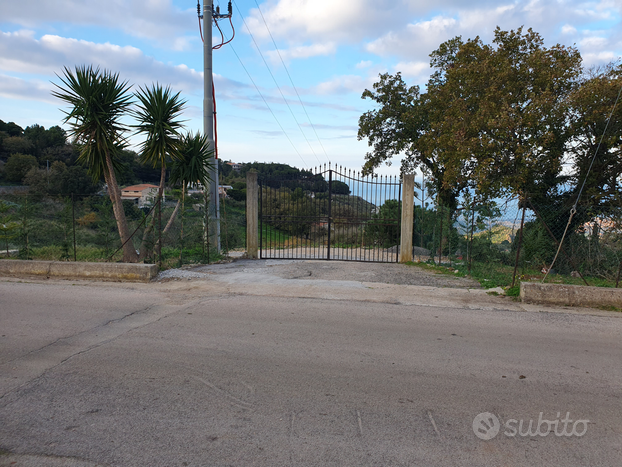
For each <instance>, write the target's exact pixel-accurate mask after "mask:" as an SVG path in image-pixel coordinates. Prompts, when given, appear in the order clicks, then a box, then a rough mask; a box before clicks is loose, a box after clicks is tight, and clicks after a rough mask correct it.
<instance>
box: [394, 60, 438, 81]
mask: <svg viewBox="0 0 622 467" xmlns="http://www.w3.org/2000/svg"><path fill="white" fill-rule="evenodd" d="M395 71H396V72H398V71H399V72H401V73H402V75H403V76H404V77H405V78H414V79H418V81H426V79H427V77H428V76H430V64H429V63H428V62H399V63H398V64H397V65H395Z"/></svg>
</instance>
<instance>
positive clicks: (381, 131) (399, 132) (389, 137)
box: [358, 72, 460, 206]
mask: <svg viewBox="0 0 622 467" xmlns="http://www.w3.org/2000/svg"><path fill="white" fill-rule="evenodd" d="M362 98H363V99H371V100H372V101H373V102H375V103H376V104H377V108H376V109H374V110H370V111H367V112H365V113H364V114H363V115H362V116H361V117H360V118H359V130H358V139H359V140H362V139H367V143H368V145H369V146H370V147H371V148H372V151H371V152H368V153H367V154H366V156H365V165H364V166H363V173H364V174H370V173H373V172H374V170H375V169H377V168H378V167H380V166H381V165H382V164H383V163H386V164H387V165H390V164H391V159H392V158H393V157H399V156H403V159H402V172H405V173H409V172H410V173H412V172H414V171H415V170H422V171H424V172H425V173H428V174H429V175H430V176H431V178H432V181H433V183H434V189H435V191H436V192H437V193H438V195H439V197H440V200H441V202H442V203H443V204H444V205H450V206H455V204H456V199H457V197H458V195H459V192H460V187H457V186H455V185H450V184H447V183H446V177H445V171H446V167H445V166H444V164H443V161H442V159H441V158H440V157H439V156H440V155H441V151H439V150H438V148H437V147H436V146H435V145H434V144H428V141H429V139H426V136H427V135H428V134H429V132H430V122H429V112H430V108H429V106H430V100H429V97H428V96H427V95H426V94H421V93H420V90H419V86H408V85H407V84H406V83H405V82H404V80H403V78H402V76H401V74H400V73H399V72H398V73H396V74H395V75H390V74H388V73H385V74H381V75H380V79H379V81H378V82H377V83H374V85H373V90H371V91H370V90H369V89H366V90H365V91H364V92H363V96H362Z"/></svg>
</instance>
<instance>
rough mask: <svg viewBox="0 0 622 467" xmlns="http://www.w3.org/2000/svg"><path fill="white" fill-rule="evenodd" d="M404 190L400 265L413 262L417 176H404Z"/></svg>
mask: <svg viewBox="0 0 622 467" xmlns="http://www.w3.org/2000/svg"><path fill="white" fill-rule="evenodd" d="M403 185H404V187H403V190H402V229H401V234H400V260H399V261H400V263H406V262H408V261H412V260H413V226H414V223H413V222H414V219H413V215H414V212H415V209H414V207H415V205H414V203H415V174H406V175H404V182H403Z"/></svg>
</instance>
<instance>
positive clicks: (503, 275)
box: [406, 261, 615, 297]
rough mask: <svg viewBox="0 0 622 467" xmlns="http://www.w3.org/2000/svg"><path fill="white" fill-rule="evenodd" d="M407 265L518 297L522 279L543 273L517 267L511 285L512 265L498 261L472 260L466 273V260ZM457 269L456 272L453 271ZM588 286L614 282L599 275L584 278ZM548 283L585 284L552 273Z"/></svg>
mask: <svg viewBox="0 0 622 467" xmlns="http://www.w3.org/2000/svg"><path fill="white" fill-rule="evenodd" d="M406 264H408V265H409V266H417V267H420V268H422V269H425V270H427V271H432V272H435V273H437V274H446V275H450V276H454V277H470V278H471V279H474V280H476V281H477V282H479V283H480V285H481V286H482V287H484V288H485V289H492V288H495V287H501V288H503V289H505V290H506V292H505V294H506V295H508V296H511V297H518V295H519V293H520V283H521V282H523V281H542V279H543V278H544V274H543V273H542V272H541V271H538V270H534V269H522V268H520V267H519V269H518V271H517V274H516V280H515V284H514V286H513V287H511V285H512V274H513V272H514V267H513V266H508V265H503V264H500V263H479V262H475V261H474V262H473V264H472V268H471V274H470V275H469V273H468V266H467V264H466V262H456V263H452V265H451V266H447V265H440V266H439V265H437V264H434V263H432V262H428V263H415V262H409V263H406ZM456 270H457V271H458V272H457V273H456V272H454V271H456ZM585 279H586V280H587V282H588V284H589V285H590V286H593V287H615V282H613V281H608V280H606V279H602V278H599V277H586V278H585ZM546 282H547V283H549V284H567V285H585V282H583V280H582V279H581V278H580V277H571V276H566V275H560V274H554V275H549V276H548V277H547V280H546Z"/></svg>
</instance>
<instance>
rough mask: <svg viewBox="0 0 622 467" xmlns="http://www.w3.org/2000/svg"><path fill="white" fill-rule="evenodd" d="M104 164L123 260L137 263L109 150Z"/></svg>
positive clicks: (105, 178) (136, 255)
mask: <svg viewBox="0 0 622 467" xmlns="http://www.w3.org/2000/svg"><path fill="white" fill-rule="evenodd" d="M106 166H107V169H108V170H105V171H104V180H105V181H106V183H107V184H108V195H109V196H110V201H111V202H112V210H113V212H114V217H115V219H116V221H117V228H118V229H119V236H120V237H121V243H122V244H123V262H124V263H137V262H138V254H137V253H136V250H135V249H134V245H133V243H132V240H131V239H130V233H129V229H128V227H127V219H126V218H125V211H124V210H123V203H122V200H121V194H120V191H119V185H118V184H117V177H116V176H115V174H114V168H113V166H112V159H111V158H110V153H109V152H106Z"/></svg>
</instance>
